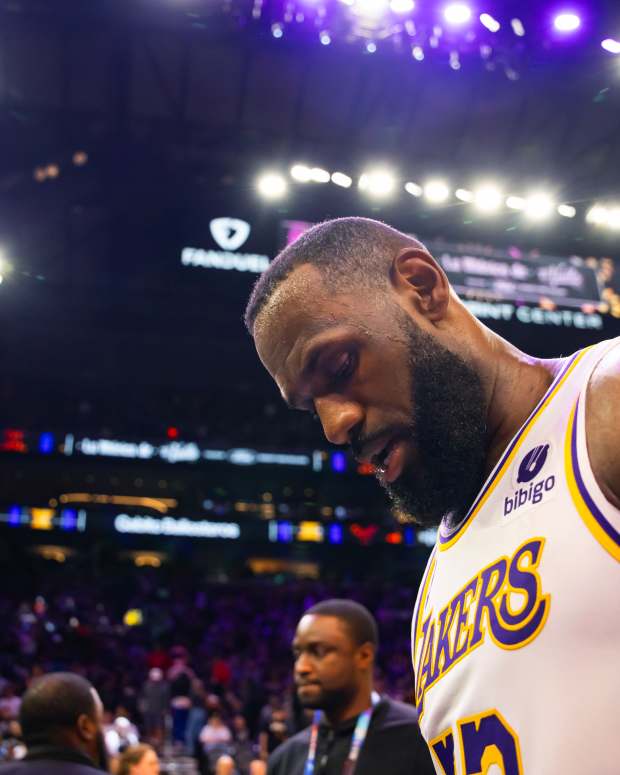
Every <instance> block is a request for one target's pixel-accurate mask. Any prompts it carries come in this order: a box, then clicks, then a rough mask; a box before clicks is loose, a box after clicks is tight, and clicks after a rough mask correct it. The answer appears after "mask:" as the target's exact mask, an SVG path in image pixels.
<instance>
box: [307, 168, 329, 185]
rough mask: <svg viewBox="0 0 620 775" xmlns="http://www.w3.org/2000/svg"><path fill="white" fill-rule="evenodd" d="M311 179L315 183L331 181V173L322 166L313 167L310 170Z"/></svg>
mask: <svg viewBox="0 0 620 775" xmlns="http://www.w3.org/2000/svg"><path fill="white" fill-rule="evenodd" d="M310 180H311V181H312V182H313V183H329V181H330V180H331V175H330V174H329V172H328V171H327V170H324V169H322V168H321V167H313V168H312V169H311V170H310Z"/></svg>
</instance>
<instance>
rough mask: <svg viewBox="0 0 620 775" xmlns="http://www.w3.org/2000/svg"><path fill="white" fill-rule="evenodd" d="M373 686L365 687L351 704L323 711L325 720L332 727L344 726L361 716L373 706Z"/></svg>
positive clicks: (356, 694) (358, 692)
mask: <svg viewBox="0 0 620 775" xmlns="http://www.w3.org/2000/svg"><path fill="white" fill-rule="evenodd" d="M371 694H372V686H370V685H368V686H363V687H361V688H360V689H358V691H357V692H356V693H355V695H354V696H353V697H352V698H351V700H350V701H349V702H347V703H346V704H344V705H342V706H340V707H338V708H330V709H329V710H325V711H323V712H324V714H325V718H326V719H327V720H328V721H329V723H330V725H331V726H332V727H335V726H338V724H342V722H343V721H348V720H349V719H351V718H355V716H359V714H360V713H363V712H364V711H365V710H367V709H368V708H369V707H370V705H371Z"/></svg>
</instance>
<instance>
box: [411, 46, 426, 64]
mask: <svg viewBox="0 0 620 775" xmlns="http://www.w3.org/2000/svg"><path fill="white" fill-rule="evenodd" d="M411 56H412V57H413V58H414V59H415V60H416V62H422V61H423V60H424V49H423V48H422V46H414V47H413V48H412V49H411Z"/></svg>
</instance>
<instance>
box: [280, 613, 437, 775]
mask: <svg viewBox="0 0 620 775" xmlns="http://www.w3.org/2000/svg"><path fill="white" fill-rule="evenodd" d="M378 644H379V639H378V632H377V623H376V621H375V619H374V618H373V616H372V614H371V613H370V612H369V611H368V609H366V608H365V607H364V606H362V605H360V604H359V603H355V602H353V601H352V600H325V601H324V602H322V603H318V604H317V605H315V606H313V607H312V608H310V609H309V610H308V611H306V613H305V615H304V616H303V617H302V618H301V620H300V622H299V625H298V627H297V630H296V633H295V637H294V640H293V644H292V646H293V653H294V655H295V667H294V672H295V683H296V684H297V693H298V696H299V699H300V700H301V703H302V705H304V706H305V707H307V708H311V709H312V710H314V721H313V723H312V729H305V730H303V731H302V732H298V733H297V734H296V735H295V736H294V737H292V738H290V740H288V741H287V742H286V743H284V745H282V746H280V747H279V748H278V749H277V750H276V751H275V752H274V753H273V754H272V755H271V756H270V757H269V764H268V773H269V775H303V773H305V772H307V771H308V770H310V768H311V769H312V771H314V770H315V763H316V766H317V769H318V768H320V770H321V772H343V771H347V767H348V768H349V769H348V771H349V772H350V771H351V764H353V766H354V767H355V772H356V775H376V774H377V773H378V772H386V773H389V775H430V774H431V773H432V772H434V767H433V764H432V761H431V758H430V754H429V752H428V749H427V747H426V744H425V743H424V741H423V739H422V736H421V734H420V731H419V729H418V724H417V714H416V711H415V710H414V709H413V708H411V707H410V706H408V705H403V704H402V703H400V702H394V701H393V700H390V699H389V698H387V697H380V696H379V694H378V693H377V692H376V691H374V690H373V669H374V662H375V653H376V651H377V648H378Z"/></svg>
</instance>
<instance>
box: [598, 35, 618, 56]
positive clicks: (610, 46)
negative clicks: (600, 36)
mask: <svg viewBox="0 0 620 775" xmlns="http://www.w3.org/2000/svg"><path fill="white" fill-rule="evenodd" d="M601 46H602V47H603V48H604V49H605V51H609V53H610V54H620V40H614V39H613V38H605V40H603V41H601Z"/></svg>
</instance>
